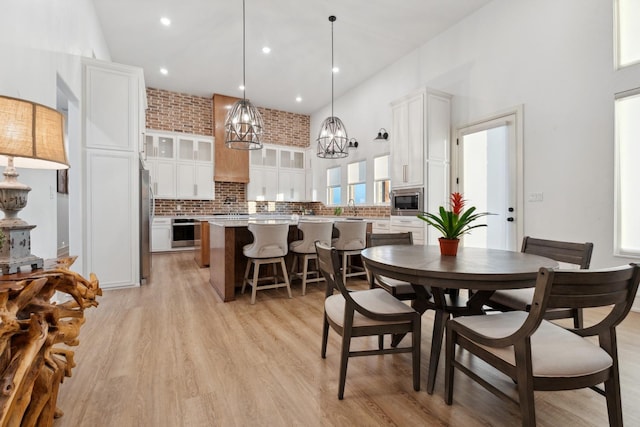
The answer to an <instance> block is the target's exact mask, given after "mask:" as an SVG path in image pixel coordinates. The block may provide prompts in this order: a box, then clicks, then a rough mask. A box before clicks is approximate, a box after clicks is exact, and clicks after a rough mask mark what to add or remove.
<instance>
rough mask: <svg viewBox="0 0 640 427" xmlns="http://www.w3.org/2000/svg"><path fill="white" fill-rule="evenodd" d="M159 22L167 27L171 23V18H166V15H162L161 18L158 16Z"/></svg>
mask: <svg viewBox="0 0 640 427" xmlns="http://www.w3.org/2000/svg"><path fill="white" fill-rule="evenodd" d="M160 23H161V24H162V25H164V26H165V27H168V26H169V25H171V19H169V18H167V17H166V16H163V17H162V18H160Z"/></svg>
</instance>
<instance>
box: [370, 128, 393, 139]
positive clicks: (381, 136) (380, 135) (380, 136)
mask: <svg viewBox="0 0 640 427" xmlns="http://www.w3.org/2000/svg"><path fill="white" fill-rule="evenodd" d="M388 139H389V133H388V132H387V130H386V129H385V128H380V130H379V131H378V136H376V137H375V138H373V140H374V141H382V140H384V141H386V140H388Z"/></svg>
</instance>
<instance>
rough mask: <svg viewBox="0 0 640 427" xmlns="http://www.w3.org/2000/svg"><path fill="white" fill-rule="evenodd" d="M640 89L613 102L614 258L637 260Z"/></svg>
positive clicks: (639, 237) (639, 238)
mask: <svg viewBox="0 0 640 427" xmlns="http://www.w3.org/2000/svg"><path fill="white" fill-rule="evenodd" d="M638 117H640V88H638V89H635V90H632V91H629V92H625V93H622V94H619V95H617V96H616V101H615V139H616V205H615V206H616V210H617V212H616V221H615V224H616V225H615V228H616V229H615V236H616V243H615V251H616V255H626V256H628V255H632V256H634V255H635V256H639V257H640V221H638V212H640V186H638V182H640V168H638V167H637V165H636V164H637V160H638V159H639V158H640V120H638Z"/></svg>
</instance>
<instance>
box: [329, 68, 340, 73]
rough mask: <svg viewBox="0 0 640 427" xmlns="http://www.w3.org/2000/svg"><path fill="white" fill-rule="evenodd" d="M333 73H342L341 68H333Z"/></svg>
mask: <svg viewBox="0 0 640 427" xmlns="http://www.w3.org/2000/svg"><path fill="white" fill-rule="evenodd" d="M331 71H333V72H334V73H339V72H340V68H338V67H333V68H332V69H331Z"/></svg>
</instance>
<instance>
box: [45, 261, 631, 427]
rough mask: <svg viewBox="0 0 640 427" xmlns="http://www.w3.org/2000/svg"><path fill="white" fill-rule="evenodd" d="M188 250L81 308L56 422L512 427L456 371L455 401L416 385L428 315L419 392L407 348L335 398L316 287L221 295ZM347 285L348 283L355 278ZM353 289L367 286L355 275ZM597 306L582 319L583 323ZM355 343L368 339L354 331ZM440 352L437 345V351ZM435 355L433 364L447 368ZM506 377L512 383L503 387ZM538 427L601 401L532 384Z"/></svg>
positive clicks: (380, 360)
mask: <svg viewBox="0 0 640 427" xmlns="http://www.w3.org/2000/svg"><path fill="white" fill-rule="evenodd" d="M208 277H209V270H208V269H199V268H198V267H197V266H196V264H195V262H194V260H193V255H192V254H191V253H190V252H182V253H177V254H154V255H153V272H152V277H151V280H150V283H149V284H148V285H146V286H143V287H140V288H135V289H123V290H114V291H106V292H105V293H104V296H102V297H101V298H100V300H99V302H100V305H99V307H97V308H95V309H90V310H88V311H87V323H86V324H85V326H84V327H83V328H82V330H81V334H80V346H79V347H77V348H76V350H77V351H76V359H75V360H76V362H77V367H76V368H75V369H74V370H73V376H72V377H71V378H67V379H66V380H65V382H64V383H63V384H62V385H61V388H60V395H59V399H58V406H59V408H61V409H62V410H63V411H64V412H65V415H64V416H63V417H62V418H60V419H58V420H56V422H55V424H54V425H55V426H56V427H62V426H65V427H66V426H73V427H78V426H101V427H102V426H105V427H106V426H114V427H116V426H117V427H122V426H154V427H162V426H172V427H173V426H298V425H305V426H378V425H385V426H414V425H429V426H465V427H466V426H479V425H485V426H486V425H492V426H512V425H519V424H520V417H519V414H518V409H517V407H516V406H515V405H514V404H509V403H507V402H504V401H502V400H500V399H498V398H497V397H495V396H493V395H492V394H491V393H489V392H487V391H486V390H484V389H483V388H482V387H480V386H479V385H477V384H475V383H473V382H471V381H470V380H469V379H468V378H466V377H465V376H464V375H463V374H460V373H457V374H456V389H455V394H454V404H453V405H452V406H447V405H445V403H444V401H443V392H444V386H443V370H442V369H440V370H439V372H438V381H437V383H436V389H435V392H434V394H433V395H431V396H430V395H428V394H427V393H426V392H425V391H424V389H425V387H426V384H425V381H426V377H427V368H428V362H429V357H428V354H429V348H430V344H431V341H430V337H431V334H430V331H431V328H432V319H433V316H432V315H430V314H428V313H427V314H425V315H424V316H423V325H422V331H423V332H422V354H423V359H422V389H423V390H422V391H420V392H415V391H413V389H412V385H411V363H410V356H409V354H397V355H385V356H371V357H360V358H353V359H351V360H350V361H349V369H348V372H347V383H346V390H345V397H344V400H342V401H340V400H338V398H337V387H338V363H339V346H340V342H339V338H338V336H337V335H336V334H333V333H331V332H330V335H329V348H328V351H327V358H326V359H324V360H323V359H322V358H321V357H320V344H321V330H322V300H323V297H324V290H323V287H324V285H323V284H320V285H318V284H312V285H310V286H308V287H307V295H306V296H304V297H303V296H301V292H300V285H299V284H294V285H293V286H292V291H293V296H294V297H293V299H288V298H287V297H286V290H284V289H276V290H268V291H261V292H258V296H257V301H256V304H255V305H253V306H252V305H250V304H249V296H250V292H247V293H245V294H244V295H241V296H238V299H237V300H236V301H234V302H230V303H226V304H225V303H222V302H220V300H219V299H218V298H217V297H216V295H215V293H214V291H213V289H212V288H211V287H210V285H209V283H208ZM350 283H357V282H351V281H350ZM358 286H365V283H364V282H363V281H360V282H359V283H358ZM596 314H598V313H591V312H588V313H586V318H587V320H588V319H589V318H593V316H594V315H596ZM639 330H640V314H639V313H631V314H630V316H629V317H628V318H627V319H626V320H625V322H624V323H623V324H622V325H621V326H620V327H619V328H618V331H619V333H618V335H619V350H620V360H621V379H622V401H623V406H624V420H625V423H626V425H628V426H634V425H640V404H639V402H640V358H639V357H638V355H639V353H640V340H639V332H638V331H639ZM360 340H361V341H358V342H357V343H356V345H358V346H364V345H376V339H375V338H373V339H369V338H366V339H364V338H363V339H360ZM443 353H444V352H443ZM443 363H444V362H443V360H441V362H440V366H441V367H442V366H444V364H443ZM507 383H508V382H507ZM536 410H537V418H538V425H539V426H602V425H607V413H606V405H605V401H604V398H603V397H601V396H599V395H598V394H596V393H594V392H593V391H590V390H576V391H566V392H565V391H563V392H545V393H543V392H537V393H536Z"/></svg>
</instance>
